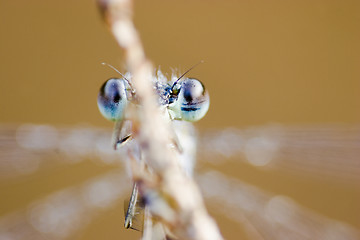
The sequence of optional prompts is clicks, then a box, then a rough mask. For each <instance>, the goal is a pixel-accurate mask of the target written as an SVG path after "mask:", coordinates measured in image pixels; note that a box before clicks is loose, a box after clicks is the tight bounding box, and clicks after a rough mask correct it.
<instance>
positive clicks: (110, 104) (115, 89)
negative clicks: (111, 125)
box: [97, 78, 128, 121]
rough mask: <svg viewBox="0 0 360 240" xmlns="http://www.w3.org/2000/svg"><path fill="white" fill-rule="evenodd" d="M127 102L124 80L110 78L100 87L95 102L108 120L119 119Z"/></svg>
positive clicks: (122, 115)
mask: <svg viewBox="0 0 360 240" xmlns="http://www.w3.org/2000/svg"><path fill="white" fill-rule="evenodd" d="M127 103H128V98H127V90H126V82H125V80H123V79H119V78H111V79H109V80H107V81H106V82H105V83H104V84H103V85H102V86H101V88H100V91H99V94H98V98H97V104H98V107H99V110H100V112H101V114H102V115H103V116H104V117H105V118H106V119H108V120H110V121H117V120H121V119H122V118H123V117H124V111H125V108H126V105H127Z"/></svg>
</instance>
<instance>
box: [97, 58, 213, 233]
mask: <svg viewBox="0 0 360 240" xmlns="http://www.w3.org/2000/svg"><path fill="white" fill-rule="evenodd" d="M200 63H201V62H199V63H198V64H195V65H194V66H192V67H191V68H189V69H188V70H187V71H185V72H184V73H183V74H182V75H181V76H180V77H176V76H175V75H174V76H172V80H168V79H167V78H166V77H165V75H164V74H163V73H162V72H161V71H160V70H159V71H157V74H156V76H154V77H153V84H154V89H155V91H156V93H157V96H158V105H159V108H160V109H161V112H162V114H163V115H164V118H165V119H166V121H168V122H175V121H182V122H195V121H198V120H200V119H202V118H203V117H204V116H205V114H206V113H207V111H208V109H209V105H210V98H209V93H208V91H207V89H206V88H205V86H204V84H203V83H202V82H201V81H200V80H198V79H195V78H190V77H185V75H186V74H187V73H188V72H189V71H191V70H192V69H193V68H194V67H196V66H197V65H199V64H200ZM107 65H108V64H107ZM108 66H109V67H111V68H112V69H114V70H115V71H117V70H116V69H115V68H114V67H113V66H111V65H108ZM117 72H118V73H119V74H120V75H121V76H122V78H110V79H108V80H107V81H105V83H104V84H103V85H102V86H101V88H100V91H99V94H98V98H97V104H98V108H99V110H100V113H101V114H102V115H103V117H104V118H106V119H108V120H110V121H113V122H115V126H114V130H113V134H112V143H113V147H114V149H115V150H116V149H118V148H121V147H123V146H124V145H125V144H127V143H128V142H129V141H131V140H132V138H133V136H132V133H131V131H132V130H131V128H132V126H133V125H134V123H133V122H132V121H131V120H132V119H133V117H132V116H131V115H130V114H131V113H130V114H128V112H131V111H129V110H128V109H129V106H133V107H141V106H139V104H138V102H139V101H138V99H137V95H136V89H134V87H133V85H132V83H131V75H130V74H128V76H125V75H123V74H121V73H120V72H119V71H117ZM177 125H179V124H177ZM176 128H177V129H178V128H179V127H178V126H177V127H176ZM188 128H189V126H188ZM172 133H173V134H172V135H173V143H172V145H173V146H174V147H175V148H176V149H177V152H178V154H179V155H182V157H181V158H180V162H179V166H181V167H182V169H183V171H184V172H185V174H187V175H188V176H189V177H191V176H192V173H193V166H194V159H195V157H189V155H190V153H189V151H188V149H189V148H188V147H185V145H186V143H185V141H184V140H183V138H182V137H180V136H179V135H180V133H178V130H175V125H173V127H172ZM180 140H181V141H180ZM187 141H188V140H187ZM190 148H191V147H190ZM138 149H139V150H140V153H138V154H137V155H138V156H137V157H136V158H137V159H138V161H142V162H146V159H142V154H141V149H140V148H138ZM150 171H151V170H150ZM144 202H145V200H143V197H142V196H140V194H139V189H138V185H137V182H136V181H135V182H134V186H133V190H132V194H131V197H130V202H129V204H128V209H127V211H126V216H125V224H124V225H125V228H131V229H135V230H140V229H142V228H143V222H144V220H143V213H142V212H143V211H142V210H143V209H144V207H146V206H144ZM137 216H142V217H140V218H141V220H139V218H137Z"/></svg>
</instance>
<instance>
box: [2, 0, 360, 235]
mask: <svg viewBox="0 0 360 240" xmlns="http://www.w3.org/2000/svg"><path fill="white" fill-rule="evenodd" d="M135 7H136V8H135V23H136V26H137V28H138V30H139V32H140V35H141V37H142V40H143V43H144V46H145V49H146V53H147V55H148V57H149V58H150V59H151V60H152V61H153V63H154V65H155V66H161V69H162V70H163V71H164V72H171V69H172V68H178V69H179V70H180V71H184V70H186V69H187V68H189V67H190V66H192V65H193V64H195V63H197V62H198V61H199V60H204V61H205V64H202V65H200V66H198V67H197V68H196V69H194V70H193V71H192V72H191V73H190V74H189V76H194V77H197V78H199V79H201V80H202V81H203V82H204V83H205V85H206V86H207V88H208V90H209V92H210V96H211V107H210V111H209V113H208V115H207V116H206V117H205V118H204V119H203V120H201V121H200V122H199V123H196V126H197V127H198V128H199V129H201V130H202V131H206V130H208V129H224V128H226V127H229V126H232V127H237V128H247V127H250V126H261V125H265V124H269V123H278V124H281V125H286V126H287V125H299V124H300V125H308V124H327V123H345V124H356V123H359V120H360V111H359V109H360V67H359V66H360V44H359V42H360V27H359V26H360V14H359V12H360V2H359V1H356V0H354V1H350V0H346V1H340V0H337V1H336V0H335V1H328V0H326V1H325V0H319V1H308V0H307V1H300V0H295V1H281V0H276V1H263V0H256V1H201V0H197V1H186V0H185V1H165V0H154V1H144V0H142V1H141V0H138V1H136V4H135ZM0 18H1V20H0V29H1V37H0V61H1V62H0V89H1V94H0V123H5V124H7V123H36V124H54V125H69V126H73V125H77V124H82V123H86V124H90V125H93V126H99V127H107V128H111V127H112V124H111V123H109V122H107V121H105V120H104V119H103V118H102V117H101V116H100V114H99V112H98V109H97V106H96V95H97V91H98V89H99V87H100V85H101V84H102V83H103V82H104V81H105V80H106V79H107V78H109V77H113V76H116V74H115V73H114V72H113V71H112V70H111V69H109V68H107V67H104V66H102V65H101V64H100V63H101V62H107V63H110V64H112V65H114V66H116V67H118V68H119V69H120V70H121V71H125V67H124V61H123V54H122V52H121V51H120V50H119V48H118V47H117V45H116V43H115V41H114V40H113V38H112V37H111V35H110V33H109V31H108V30H107V29H106V28H105V26H104V25H103V23H102V22H101V19H100V17H99V14H98V12H97V9H96V6H95V3H94V1H85V0H78V1H44V0H33V1H4V0H3V1H0ZM339 164H341V163H339ZM110 169H111V167H109V166H104V165H99V164H94V163H93V162H85V163H80V164H77V165H76V164H75V165H71V166H61V168H59V169H53V170H51V171H39V172H37V173H36V174H32V175H28V176H21V177H17V178H11V179H2V180H0V181H1V182H0V192H1V200H0V215H6V214H10V213H11V212H14V211H17V210H19V209H23V208H25V207H26V206H27V205H28V204H29V203H30V202H32V201H34V200H36V199H39V198H41V197H43V196H46V195H47V194H50V193H52V192H54V191H56V190H59V189H62V188H65V187H69V186H72V185H75V184H79V183H81V182H83V181H85V180H86V179H88V178H90V177H94V176H97V175H98V174H101V173H105V172H106V171H108V170H110ZM218 170H220V171H222V172H223V173H225V174H227V175H231V176H233V177H237V178H239V179H242V180H243V181H246V182H248V183H250V184H253V185H256V186H258V187H261V188H263V189H265V190H267V191H270V192H274V193H279V194H284V195H287V196H290V197H292V198H293V199H295V200H296V201H297V202H298V203H299V204H302V205H303V206H306V207H307V208H310V209H312V210H314V211H316V212H318V213H319V214H322V215H325V216H327V217H330V218H334V219H337V220H339V221H343V222H345V223H348V224H350V225H351V226H353V227H355V228H360V218H359V216H360V205H359V202H360V190H359V188H358V186H359V185H351V184H349V185H347V184H342V183H338V184H337V183H336V181H334V182H331V183H329V182H322V181H316V180H309V179H307V178H300V177H297V176H293V175H291V174H287V173H282V172H277V171H273V172H268V171H263V170H259V169H255V168H253V167H251V166H248V165H245V164H240V163H239V164H232V165H226V164H225V165H221V166H219V168H218ZM122 211H123V210H122V202H119V203H118V204H117V205H116V206H115V207H114V208H112V209H111V210H107V211H106V212H104V213H103V214H101V215H100V216H99V217H98V218H96V219H95V220H93V221H91V222H90V223H89V225H88V226H87V227H86V228H85V229H83V230H81V231H79V232H78V233H77V234H76V235H75V236H72V237H71V238H70V239H87V240H89V239H125V237H126V239H130V238H131V239H136V238H137V237H138V236H139V234H138V233H134V232H130V231H126V230H124V229H123V227H122V224H123V216H122V215H123V213H122ZM210 211H211V212H214V211H213V210H210ZM214 214H215V215H214V217H216V219H217V221H218V223H219V225H220V227H221V229H222V232H223V234H224V236H225V237H226V238H227V239H238V237H239V236H242V235H243V233H242V230H241V229H240V228H238V227H237V225H236V224H235V223H234V222H232V221H231V220H229V219H228V218H226V217H224V216H223V215H220V214H218V213H216V212H214Z"/></svg>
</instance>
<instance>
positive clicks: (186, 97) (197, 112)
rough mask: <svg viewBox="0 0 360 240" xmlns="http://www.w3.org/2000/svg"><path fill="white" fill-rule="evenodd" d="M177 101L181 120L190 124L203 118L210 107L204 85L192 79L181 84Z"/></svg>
mask: <svg viewBox="0 0 360 240" xmlns="http://www.w3.org/2000/svg"><path fill="white" fill-rule="evenodd" d="M177 101H178V104H179V105H178V107H179V108H180V109H178V111H179V110H180V115H181V119H182V120H185V121H190V122H194V121H198V120H200V119H201V118H203V117H204V116H205V114H206V113H207V111H208V109H209V105H210V98H209V94H208V92H207V91H206V89H205V87H204V85H203V84H202V83H201V82H200V81H199V80H197V79H194V78H187V79H185V80H183V81H182V82H181V87H180V89H179V93H178V100H177Z"/></svg>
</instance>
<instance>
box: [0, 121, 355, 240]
mask: <svg viewBox="0 0 360 240" xmlns="http://www.w3.org/2000/svg"><path fill="white" fill-rule="evenodd" d="M109 136H111V129H100V128H94V127H90V126H75V127H54V126H49V125H28V124H26V125H20V126H13V125H11V126H10V125H2V126H0V181H1V183H2V185H6V182H7V181H8V180H9V179H17V178H18V177H21V176H28V175H36V174H37V172H38V171H44V170H45V171H46V170H49V169H54V168H57V167H58V166H64V165H65V166H72V165H74V166H75V165H76V164H79V163H82V162H85V161H89V160H91V161H95V163H97V164H103V165H109V166H113V167H114V168H115V169H123V166H126V164H125V165H124V163H125V162H124V161H123V160H122V159H123V157H122V156H124V155H126V148H120V149H119V151H114V150H113V149H112V147H111V143H110V137H109ZM199 139H200V140H199V143H198V149H199V152H198V155H199V163H198V165H200V169H199V171H198V172H200V173H199V174H196V175H197V176H198V178H197V179H198V181H199V183H200V186H201V188H202V190H203V193H204V195H205V197H206V199H207V201H209V204H210V206H213V207H211V208H210V211H213V212H215V213H217V214H220V215H222V216H225V217H227V218H230V219H231V222H233V223H234V224H237V225H238V226H241V227H242V228H243V229H244V230H245V231H246V232H247V235H248V236H249V239H339V238H341V239H359V238H360V237H359V230H358V229H356V226H355V227H354V226H350V225H348V224H346V223H344V222H342V221H339V220H333V219H331V218H330V217H327V216H324V215H321V214H319V213H316V212H314V211H313V210H310V209H308V208H305V207H303V206H301V205H300V204H298V203H297V202H296V201H294V200H292V199H291V198H289V197H286V196H284V195H282V194H274V193H270V192H269V191H265V190H263V189H261V188H259V187H258V186H254V185H251V184H247V183H245V182H244V181H242V180H241V176H233V177H230V176H229V175H225V174H223V173H221V172H219V171H220V170H221V167H222V166H224V165H227V164H237V163H241V164H245V165H249V166H252V167H256V168H260V169H263V168H266V169H267V170H269V171H272V170H278V169H281V170H284V171H289V172H291V173H292V174H295V175H297V176H299V177H303V178H308V177H309V176H311V177H314V178H317V179H321V180H322V181H324V182H327V181H330V182H331V181H333V180H336V181H342V182H343V183H345V185H344V186H345V187H346V186H349V185H351V186H353V185H355V186H356V185H358V184H359V181H358V180H359V176H360V167H359V156H360V144H359V139H360V127H359V126H354V125H353V126H348V125H327V126H324V125H319V126H292V127H290V126H266V127H259V128H249V129H225V130H216V131H208V132H204V133H201V134H199ZM129 147H131V144H129ZM215 169H216V170H215ZM44 181H46V179H44ZM346 184H349V185H346ZM355 188H357V187H355ZM129 189H130V181H129V179H127V177H126V174H125V173H124V170H115V172H114V171H113V170H111V171H110V172H108V173H105V174H103V175H99V176H97V177H94V178H91V179H88V180H87V181H86V182H85V183H81V184H77V185H74V186H71V187H66V188H63V189H61V190H56V191H55V192H51V193H48V195H47V196H42V197H38V198H37V199H35V200H34V201H31V202H29V203H28V204H27V206H26V207H24V208H21V209H17V210H16V211H13V212H6V213H5V214H2V215H1V216H0V239H3V238H5V239H65V238H69V237H71V236H74V234H76V233H77V232H78V231H79V230H81V229H84V228H85V227H86V226H88V224H89V221H91V219H94V218H97V217H98V216H101V213H102V212H104V211H106V210H107V209H110V208H111V207H113V206H114V204H116V202H118V201H120V199H124V198H126V197H128V196H127V194H129ZM353 192H354V195H353V197H355V198H356V191H353ZM349 198H351V195H349ZM49 206H50V207H49ZM3 212H4V211H3ZM354 214H356V210H354ZM121 221H122V220H121V219H119V227H121V225H122V224H121ZM64 222H66V224H64ZM25 236H27V237H25ZM340 236H341V237H340ZM6 237H7V238H6Z"/></svg>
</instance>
